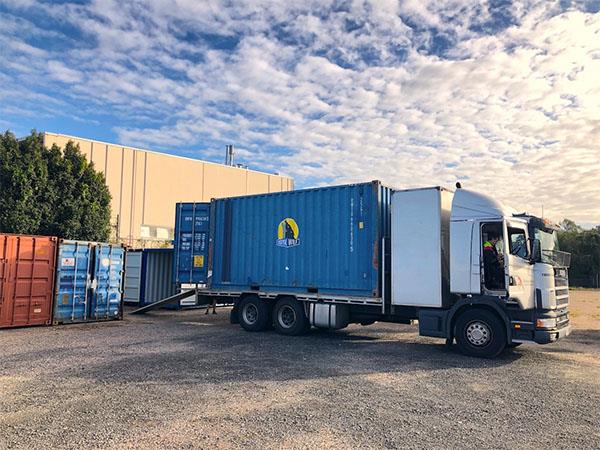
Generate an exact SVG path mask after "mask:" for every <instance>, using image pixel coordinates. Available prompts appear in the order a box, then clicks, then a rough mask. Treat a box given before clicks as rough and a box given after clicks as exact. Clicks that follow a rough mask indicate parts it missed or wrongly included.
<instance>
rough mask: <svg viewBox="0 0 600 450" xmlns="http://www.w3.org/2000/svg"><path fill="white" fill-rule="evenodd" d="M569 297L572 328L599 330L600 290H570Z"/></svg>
mask: <svg viewBox="0 0 600 450" xmlns="http://www.w3.org/2000/svg"><path fill="white" fill-rule="evenodd" d="M569 295H570V301H571V304H570V306H569V310H570V315H571V322H572V325H573V328H575V329H580V330H600V289H571V290H570V291H569Z"/></svg>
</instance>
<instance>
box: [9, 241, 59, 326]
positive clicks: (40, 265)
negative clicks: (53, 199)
mask: <svg viewBox="0 0 600 450" xmlns="http://www.w3.org/2000/svg"><path fill="white" fill-rule="evenodd" d="M56 245H57V238H55V237H45V236H22V235H11V234H0V328H8V327H24V326H31V325H50V324H51V322H52V293H53V288H54V272H55V261H56Z"/></svg>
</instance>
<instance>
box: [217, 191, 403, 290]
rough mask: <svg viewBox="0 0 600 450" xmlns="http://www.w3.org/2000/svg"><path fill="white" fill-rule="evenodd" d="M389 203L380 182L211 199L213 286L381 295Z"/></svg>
mask: <svg viewBox="0 0 600 450" xmlns="http://www.w3.org/2000/svg"><path fill="white" fill-rule="evenodd" d="M390 201H391V190H390V189H389V188H387V187H385V186H382V185H381V183H379V182H377V181H374V182H371V183H362V184H352V185H345V186H333V187H326V188H317V189H306V190H299V191H292V192H283V193H274V194H263V195H254V196H246V197H234V198H228V199H217V200H214V201H213V203H212V208H213V210H214V211H213V216H211V221H212V223H211V238H212V246H213V247H212V248H211V252H212V260H213V261H212V265H211V269H212V279H211V284H210V285H211V288H213V289H216V290H231V291H253V290H254V291H255V290H260V291H263V292H293V293H308V294H311V293H312V294H317V293H318V294H327V295H343V296H357V297H371V298H372V297H380V296H381V272H380V269H381V266H382V264H381V258H382V256H381V247H382V239H383V238H384V237H385V238H386V240H387V241H389V230H390V217H389V211H390V209H389V203H390ZM386 253H388V252H386ZM386 260H387V258H386Z"/></svg>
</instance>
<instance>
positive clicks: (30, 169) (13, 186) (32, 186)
mask: <svg viewBox="0 0 600 450" xmlns="http://www.w3.org/2000/svg"><path fill="white" fill-rule="evenodd" d="M47 185H48V168H47V166H46V164H45V161H44V155H43V146H42V136H41V135H40V134H38V133H36V132H35V131H34V132H32V133H31V135H30V136H28V137H27V138H25V139H23V140H21V141H18V140H17V139H16V138H15V136H14V135H13V134H12V133H10V132H9V131H7V132H5V133H4V134H3V135H2V137H1V138H0V230H2V231H7V232H12V233H25V234H36V233H37V232H38V230H39V228H40V225H41V223H42V221H43V220H44V216H45V214H46V212H47V205H46V204H44V203H42V202H40V200H41V199H42V198H43V196H44V192H45V190H46V189H47Z"/></svg>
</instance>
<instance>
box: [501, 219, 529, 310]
mask: <svg viewBox="0 0 600 450" xmlns="http://www.w3.org/2000/svg"><path fill="white" fill-rule="evenodd" d="M504 241H505V242H506V245H505V246H504V258H505V264H504V269H505V273H506V286H507V287H508V296H509V297H510V298H511V299H513V300H516V301H518V302H519V304H520V306H521V308H523V309H529V308H533V306H534V302H533V265H532V264H530V262H529V257H530V251H531V249H530V248H529V241H528V232H527V226H526V224H524V223H522V222H517V221H507V222H505V224H504Z"/></svg>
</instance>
